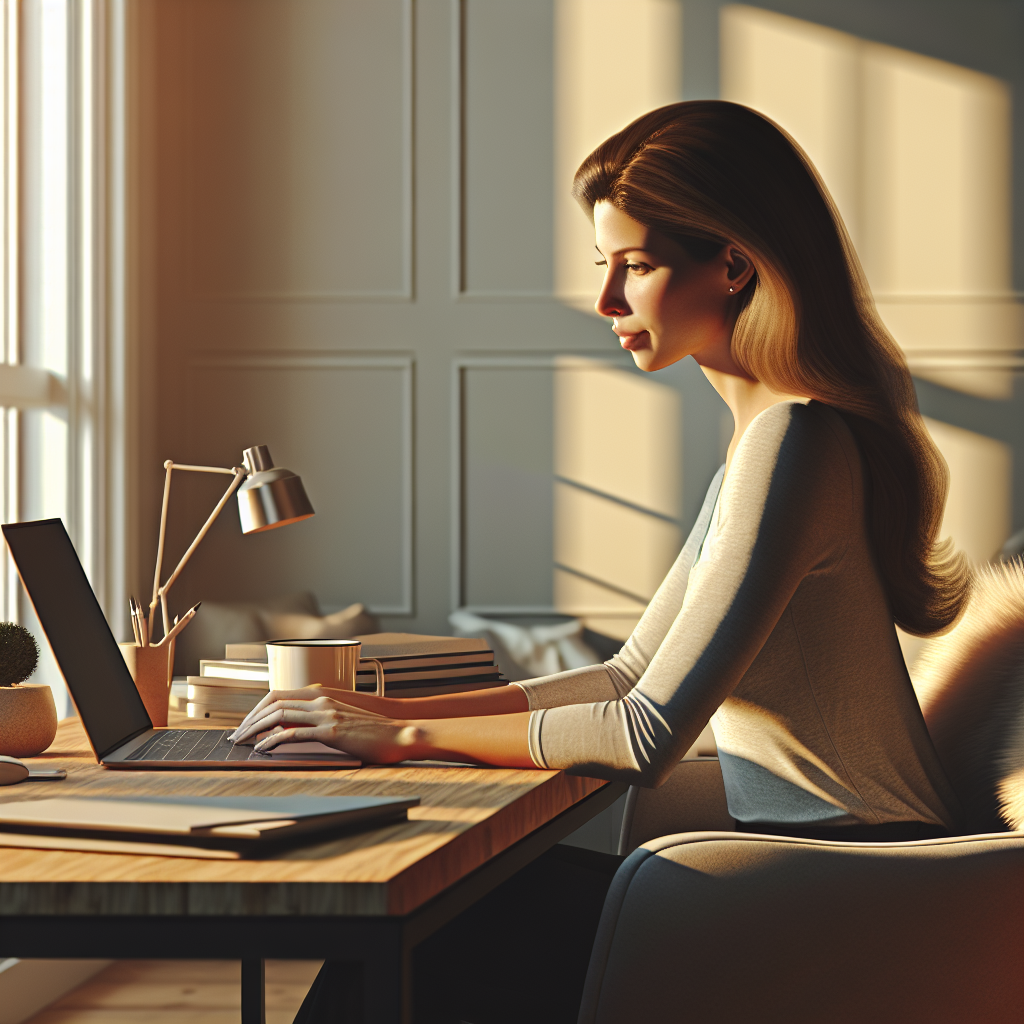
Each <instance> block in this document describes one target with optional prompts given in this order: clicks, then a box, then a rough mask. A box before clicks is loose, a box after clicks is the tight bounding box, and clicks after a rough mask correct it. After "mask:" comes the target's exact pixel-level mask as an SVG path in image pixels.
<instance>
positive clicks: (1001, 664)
mask: <svg viewBox="0 0 1024 1024" xmlns="http://www.w3.org/2000/svg"><path fill="white" fill-rule="evenodd" d="M911 677H912V679H913V682H914V688H915V689H916V691H917V696H918V699H919V700H920V702H921V710H922V711H923V712H924V717H925V721H926V722H927V723H928V731H929V733H931V737H932V741H933V742H934V744H935V749H936V751H937V752H938V755H939V760H940V761H941V762H942V765H943V767H944V768H945V770H946V774H947V775H948V776H949V781H950V783H951V784H952V786H953V788H954V789H955V790H956V792H957V795H958V796H959V797H960V800H961V803H962V804H963V806H964V810H965V812H966V815H967V818H966V825H967V827H968V828H969V829H970V830H971V831H972V832H994V831H1000V830H1002V829H1005V828H1006V827H1007V826H1009V827H1010V828H1012V829H1020V828H1024V563H1022V562H1021V560H1019V559H1014V560H1013V561H1009V562H1004V563H1003V564H1001V565H1000V564H993V565H985V566H982V567H980V568H978V569H977V570H976V573H975V586H974V590H973V592H972V594H971V598H970V601H969V602H968V605H967V609H966V611H965V612H964V614H963V616H962V617H961V619H960V621H959V622H958V623H957V624H956V626H955V627H954V628H953V629H952V630H950V631H949V632H948V633H946V634H945V635H944V636H941V637H937V638H935V639H933V640H930V641H929V642H928V643H927V644H926V646H925V647H924V648H923V650H922V652H921V654H920V655H919V656H918V658H917V660H916V661H915V663H914V667H913V670H912V671H911Z"/></svg>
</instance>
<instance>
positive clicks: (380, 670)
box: [359, 658, 384, 697]
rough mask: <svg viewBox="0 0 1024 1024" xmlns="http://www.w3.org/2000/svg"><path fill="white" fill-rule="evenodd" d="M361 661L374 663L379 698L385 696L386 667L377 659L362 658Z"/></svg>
mask: <svg viewBox="0 0 1024 1024" xmlns="http://www.w3.org/2000/svg"><path fill="white" fill-rule="evenodd" d="M359 660H360V661H372V662H373V667H374V668H375V669H376V670H377V696H378V697H383V696H384V666H383V665H382V664H381V663H380V662H379V661H378V660H377V659H376V658H360V659H359Z"/></svg>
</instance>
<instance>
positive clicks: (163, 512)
mask: <svg viewBox="0 0 1024 1024" xmlns="http://www.w3.org/2000/svg"><path fill="white" fill-rule="evenodd" d="M164 469H165V470H167V475H166V476H165V477H164V500H163V502H162V504H161V505H160V538H159V540H158V541H157V545H156V568H155V569H154V570H153V597H152V598H151V599H150V602H149V617H148V618H147V620H146V639H147V640H152V639H153V616H154V614H155V613H156V605H157V601H158V599H159V598H158V595H159V592H160V573H161V571H162V570H163V567H164V538H165V537H166V536H167V504H168V502H169V501H170V500H171V471H172V470H173V469H174V463H173V462H171V460H170V459H168V460H167V461H166V462H165V463H164Z"/></svg>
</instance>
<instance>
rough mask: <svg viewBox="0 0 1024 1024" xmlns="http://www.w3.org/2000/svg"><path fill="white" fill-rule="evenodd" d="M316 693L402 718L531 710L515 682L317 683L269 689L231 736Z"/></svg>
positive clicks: (450, 716)
mask: <svg viewBox="0 0 1024 1024" xmlns="http://www.w3.org/2000/svg"><path fill="white" fill-rule="evenodd" d="M318 697H328V698H330V699H331V700H333V701H336V702H337V703H339V704H347V705H348V706H349V707H353V708H358V709H359V710H360V711H367V712H369V713H370V714H372V715H380V716H382V717H383V718H395V719H401V720H406V719H411V718H415V719H420V718H473V717H483V716H485V715H511V714H515V713H516V712H518V711H529V710H530V704H529V701H528V700H527V697H526V694H525V693H523V691H522V690H521V689H520V688H519V687H518V686H494V687H491V688H490V689H488V690H471V691H469V692H468V693H446V694H439V695H438V696H435V697H378V696H377V695H376V694H372V693H360V692H359V691H358V690H336V689H334V688H333V687H329V686H321V685H320V684H319V683H317V684H315V685H313V686H306V687H303V688H302V689H301V690H271V691H270V692H269V693H268V694H267V695H266V697H264V698H263V699H262V700H261V701H260V702H259V704H257V705H256V707H254V708H253V709H252V711H250V712H249V714H247V715H246V716H245V718H244V719H243V720H242V724H241V725H240V726H239V727H238V728H237V729H236V730H235V731H234V733H233V734H232V737H233V738H238V739H240V738H241V737H242V735H243V733H248V731H249V730H248V727H249V726H250V725H252V724H253V723H254V722H258V721H259V720H260V719H262V718H265V717H266V714H267V709H268V708H270V707H271V705H273V704H276V703H277V702H278V701H282V700H284V701H297V700H316V698H318ZM257 731H260V730H257Z"/></svg>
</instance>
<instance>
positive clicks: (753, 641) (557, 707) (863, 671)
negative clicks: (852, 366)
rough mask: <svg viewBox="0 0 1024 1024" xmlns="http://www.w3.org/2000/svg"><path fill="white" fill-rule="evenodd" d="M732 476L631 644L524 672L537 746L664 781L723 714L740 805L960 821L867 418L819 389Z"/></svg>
mask: <svg viewBox="0 0 1024 1024" xmlns="http://www.w3.org/2000/svg"><path fill="white" fill-rule="evenodd" d="M723 475H724V467H723V469H721V470H719V473H718V475H717V476H716V477H715V479H714V481H713V482H712V484H711V488H710V489H709V491H708V495H707V498H706V499H705V502H704V506H703V508H702V509H701V512H700V515H699V516H698V519H697V523H696V525H695V526H694V528H693V531H692V533H691V534H690V536H689V539H688V540H687V541H686V544H685V545H684V547H683V550H682V551H681V553H680V555H679V557H678V559H677V560H676V562H675V564H674V565H673V567H672V569H671V570H670V572H669V574H668V576H667V577H666V578H665V580H664V582H663V583H662V585H661V587H660V588H659V589H658V592H657V593H656V594H655V596H654V598H653V600H652V601H651V603H650V605H649V607H648V608H647V610H646V612H645V613H644V616H643V618H642V619H641V620H640V622H639V624H638V625H637V627H636V629H635V630H634V632H633V634H632V636H630V638H629V639H628V640H627V641H626V643H625V645H624V646H623V648H622V650H620V651H619V653H618V654H616V655H615V656H614V657H613V658H611V659H610V660H609V661H607V662H605V663H604V664H603V665H599V666H593V667H588V668H583V669H576V670H573V671H569V672H562V673H558V674H557V675H553V676H546V677H543V678H540V679H534V680H528V681H526V682H522V683H519V684H518V685H519V686H521V687H522V688H523V690H524V691H525V692H526V695H527V698H528V699H529V702H530V708H531V710H532V712H533V713H532V715H531V716H530V752H531V755H532V757H533V759H534V762H535V763H536V764H537V765H538V766H540V767H545V768H564V769H567V770H568V771H570V772H573V773H576V774H580V775H589V776H592V777H595V778H604V779H620V780H625V781H629V782H631V783H635V784H639V785H644V786H657V785H658V784H659V783H660V782H662V781H663V780H664V779H665V777H666V776H667V775H668V773H669V772H670V771H671V770H672V768H673V767H674V765H675V764H676V763H677V762H678V760H679V758H680V757H682V756H683V754H684V753H685V752H686V750H687V749H688V748H689V747H690V745H691V744H692V743H693V741H694V740H695V739H696V737H697V735H698V734H699V733H700V731H701V730H702V729H703V728H704V726H705V725H706V724H707V722H708V720H709V719H710V720H711V722H712V726H713V728H714V732H715V739H716V742H717V744H718V749H719V757H720V759H721V765H722V774H723V776H724V779H725V788H726V794H727V796H728V800H729V810H730V813H731V814H732V815H733V817H734V818H736V819H738V820H740V821H755V822H774V823H779V824H803V825H849V824H880V823H883V822H889V821H924V822H930V823H933V824H943V825H946V826H947V827H952V826H954V823H955V822H954V819H955V815H956V807H957V805H956V798H955V796H954V795H953V793H952V791H951V790H950V787H949V784H948V782H947V780H946V777H945V775H944V773H943V771H942V768H941V767H940V765H939V762H938V758H937V757H936V754H935V751H934V749H933V747H932V744H931V741H930V739H929V737H928V732H927V729H926V727H925V723H924V719H923V717H922V715H921V710H920V708H919V706H918V703H917V699H916V697H915V695H914V691H913V689H912V687H911V683H910V678H909V676H908V674H907V669H906V666H905V664H904V661H903V656H902V654H901V651H900V647H899V643H898V641H897V638H896V632H895V627H894V625H893V621H892V616H891V613H890V611H889V608H888V603H887V600H886V596H885V593H884V590H883V587H882V583H881V580H880V578H879V575H878V571H877V569H876V567H875V563H874V556H873V553H872V550H871V545H870V542H869V538H868V534H867V530H866V525H865V523H866V517H865V513H864V481H863V477H862V470H861V460H860V456H859V452H858V449H857V446H856V442H855V441H854V438H853V435H852V434H851V433H850V430H849V428H848V427H847V426H846V424H845V422H844V421H843V419H842V418H841V417H840V416H839V415H838V414H837V413H836V412H835V411H834V410H832V409H830V408H828V407H827V406H824V405H822V404H820V403H817V402H811V403H809V404H808V405H803V404H801V403H797V402H784V403H780V404H778V405H774V406H772V407H771V408H769V409H767V410H766V411H764V412H762V413H761V414H760V415H759V416H758V417H757V418H756V419H755V420H754V421H753V422H752V423H751V424H750V426H749V427H748V428H747V430H746V432H745V433H744V435H743V438H742V440H741V441H740V444H739V445H738V447H737V450H736V453H735V456H734V458H733V463H732V466H731V468H730V471H729V475H728V478H727V479H726V480H725V483H724V485H723V484H722V479H723Z"/></svg>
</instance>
